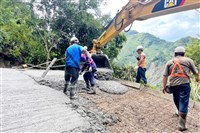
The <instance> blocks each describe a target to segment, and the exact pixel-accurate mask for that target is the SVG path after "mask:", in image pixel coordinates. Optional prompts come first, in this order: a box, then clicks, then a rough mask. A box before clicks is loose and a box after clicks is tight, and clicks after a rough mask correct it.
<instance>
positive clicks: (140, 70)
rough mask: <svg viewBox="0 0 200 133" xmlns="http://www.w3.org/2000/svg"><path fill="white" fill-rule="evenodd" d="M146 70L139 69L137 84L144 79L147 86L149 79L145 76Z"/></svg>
mask: <svg viewBox="0 0 200 133" xmlns="http://www.w3.org/2000/svg"><path fill="white" fill-rule="evenodd" d="M145 73H146V68H142V67H139V68H138V71H137V75H136V82H137V83H139V82H140V80H141V79H142V80H143V81H144V83H145V84H147V78H146V76H145Z"/></svg>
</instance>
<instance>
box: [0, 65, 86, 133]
mask: <svg viewBox="0 0 200 133" xmlns="http://www.w3.org/2000/svg"><path fill="white" fill-rule="evenodd" d="M0 73H1V91H0V94H1V117H0V120H1V124H0V126H1V129H0V131H1V132H71V131H73V130H75V129H77V128H82V129H88V128H89V122H88V120H87V119H86V118H84V117H81V116H80V115H79V114H78V113H77V112H76V111H74V110H73V109H72V108H71V107H70V105H69V103H70V100H69V98H68V97H66V96H65V95H64V94H63V93H62V92H61V91H56V90H54V89H51V88H49V87H47V86H42V85H39V84H37V83H36V82H35V81H34V80H33V79H32V78H30V77H29V76H27V75H25V74H24V73H23V72H20V71H17V70H14V69H3V68H1V69H0Z"/></svg>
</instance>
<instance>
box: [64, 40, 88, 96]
mask: <svg viewBox="0 0 200 133" xmlns="http://www.w3.org/2000/svg"><path fill="white" fill-rule="evenodd" d="M70 43H71V46H69V47H68V48H67V50H66V52H65V58H66V62H65V87H64V90H63V93H65V94H67V91H68V89H69V90H70V99H73V98H74V97H75V94H76V86H77V85H76V83H77V81H78V77H79V70H80V59H81V54H82V53H83V52H84V53H85V55H86V56H89V53H88V52H87V50H86V49H84V48H83V47H82V46H80V45H79V40H78V38H76V37H72V38H71V40H70Z"/></svg>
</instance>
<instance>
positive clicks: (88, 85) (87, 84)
mask: <svg viewBox="0 0 200 133" xmlns="http://www.w3.org/2000/svg"><path fill="white" fill-rule="evenodd" d="M86 90H87V91H90V84H89V83H86Z"/></svg>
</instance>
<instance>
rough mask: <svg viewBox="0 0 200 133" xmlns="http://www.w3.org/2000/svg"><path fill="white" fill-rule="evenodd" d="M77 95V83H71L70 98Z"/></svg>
mask: <svg viewBox="0 0 200 133" xmlns="http://www.w3.org/2000/svg"><path fill="white" fill-rule="evenodd" d="M75 95H76V85H71V86H70V99H75V98H76V97H75Z"/></svg>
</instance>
